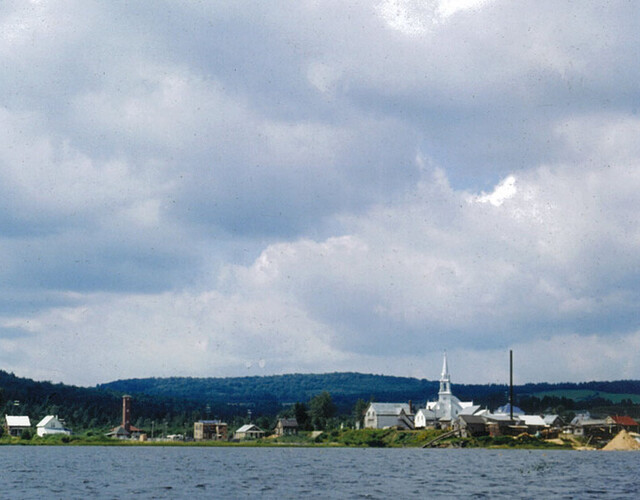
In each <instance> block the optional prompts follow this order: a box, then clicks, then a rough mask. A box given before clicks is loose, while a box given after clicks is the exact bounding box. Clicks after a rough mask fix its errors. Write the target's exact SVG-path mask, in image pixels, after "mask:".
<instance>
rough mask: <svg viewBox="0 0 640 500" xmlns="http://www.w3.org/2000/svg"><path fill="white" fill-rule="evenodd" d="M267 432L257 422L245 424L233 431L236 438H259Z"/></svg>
mask: <svg viewBox="0 0 640 500" xmlns="http://www.w3.org/2000/svg"><path fill="white" fill-rule="evenodd" d="M264 435H265V432H264V431H263V430H262V429H261V428H260V427H258V426H257V425H255V424H245V425H243V426H242V427H240V428H239V429H238V430H237V431H236V432H234V433H233V438H234V439H259V438H261V437H264Z"/></svg>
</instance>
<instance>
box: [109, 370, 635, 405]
mask: <svg viewBox="0 0 640 500" xmlns="http://www.w3.org/2000/svg"><path fill="white" fill-rule="evenodd" d="M438 387H439V384H438V382H437V381H429V380H425V379H416V378H409V377H392V376H386V375H371V374H363V373H326V374H291V375H273V376H263V377H230V378H190V377H171V378H146V379H129V380H118V381H115V382H110V383H107V384H102V385H99V386H98V388H102V389H110V390H114V391H118V392H128V393H131V394H146V395H151V396H165V397H166V396H170V397H174V398H185V399H189V400H193V401H201V402H206V403H208V404H211V403H222V402H224V403H228V404H229V403H230V404H234V403H236V404H248V403H251V404H255V405H258V406H259V405H260V404H261V403H266V402H270V403H272V404H273V403H276V404H277V403H280V404H282V403H292V402H296V401H301V402H305V401H309V399H310V398H312V397H313V396H315V395H317V394H319V393H320V392H322V391H328V392H329V393H330V394H331V396H332V398H333V399H334V401H335V402H336V403H337V404H338V405H339V406H340V407H344V408H346V407H347V406H348V405H352V404H353V403H354V402H355V401H356V400H357V399H360V398H361V399H364V400H366V401H369V400H374V401H408V400H413V402H414V403H418V404H419V403H422V402H425V401H426V400H428V399H434V398H437V393H438ZM507 391H508V387H507V385H506V384H504V385H496V384H486V385H468V384H466V385H465V384H453V392H454V394H455V395H456V396H458V397H459V398H460V399H462V400H474V401H475V402H477V403H479V404H483V405H486V406H489V407H490V408H495V407H496V406H499V405H502V404H504V403H505V402H506V397H507V396H506V394H507ZM515 391H516V393H517V395H518V396H519V397H523V396H525V395H538V396H539V397H542V395H544V394H547V393H548V394H551V395H555V396H557V397H570V398H573V399H576V400H588V399H589V398H591V399H594V398H601V399H602V398H604V399H606V398H607V397H609V396H611V398H610V399H611V400H612V401H614V399H613V398H612V397H613V396H614V395H617V396H618V400H619V399H620V398H621V397H623V396H627V395H628V396H630V397H631V399H633V400H634V401H636V402H640V381H637V380H621V381H614V382H581V383H559V384H550V383H541V384H525V385H520V386H516V387H515ZM634 395H635V396H634Z"/></svg>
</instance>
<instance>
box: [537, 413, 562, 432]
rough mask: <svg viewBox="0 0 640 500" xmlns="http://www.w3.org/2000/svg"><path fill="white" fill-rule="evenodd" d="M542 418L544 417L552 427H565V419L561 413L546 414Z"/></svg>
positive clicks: (545, 421)
mask: <svg viewBox="0 0 640 500" xmlns="http://www.w3.org/2000/svg"><path fill="white" fill-rule="evenodd" d="M542 418H543V419H544V423H545V424H546V425H547V426H549V427H550V428H551V429H556V430H558V429H562V428H563V427H564V420H562V418H561V417H560V415H545V416H544V417H542Z"/></svg>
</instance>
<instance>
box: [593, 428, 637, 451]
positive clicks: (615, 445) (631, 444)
mask: <svg viewBox="0 0 640 500" xmlns="http://www.w3.org/2000/svg"><path fill="white" fill-rule="evenodd" d="M602 449H603V450H606V451H627V450H640V443H638V441H636V440H635V439H634V438H633V437H632V436H631V434H629V433H628V432H627V431H625V430H624V429H623V430H621V431H620V432H618V434H617V435H616V437H614V438H613V439H612V440H611V441H609V443H608V444H607V445H606V446H605V447H604V448H602Z"/></svg>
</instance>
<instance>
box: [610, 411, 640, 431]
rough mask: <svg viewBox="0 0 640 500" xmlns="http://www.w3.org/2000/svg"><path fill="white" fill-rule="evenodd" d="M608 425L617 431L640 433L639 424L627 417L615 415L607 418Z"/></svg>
mask: <svg viewBox="0 0 640 500" xmlns="http://www.w3.org/2000/svg"><path fill="white" fill-rule="evenodd" d="M607 424H609V425H610V426H611V427H612V428H615V429H616V430H617V431H621V430H622V429H624V430H625V431H633V432H638V422H636V421H635V420H634V419H632V418H631V417H627V416H626V415H614V416H611V417H607Z"/></svg>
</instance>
